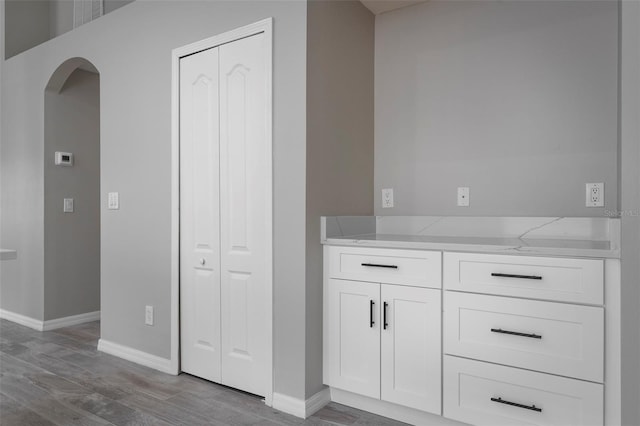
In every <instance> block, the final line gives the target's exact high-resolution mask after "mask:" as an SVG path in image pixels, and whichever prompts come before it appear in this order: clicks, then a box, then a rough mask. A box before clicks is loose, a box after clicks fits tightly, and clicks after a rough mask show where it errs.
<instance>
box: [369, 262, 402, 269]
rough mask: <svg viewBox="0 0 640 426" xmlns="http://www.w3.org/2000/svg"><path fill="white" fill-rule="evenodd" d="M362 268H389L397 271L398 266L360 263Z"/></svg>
mask: <svg viewBox="0 0 640 426" xmlns="http://www.w3.org/2000/svg"><path fill="white" fill-rule="evenodd" d="M361 265H362V266H370V267H372V268H389V269H398V265H381V264H379V263H361Z"/></svg>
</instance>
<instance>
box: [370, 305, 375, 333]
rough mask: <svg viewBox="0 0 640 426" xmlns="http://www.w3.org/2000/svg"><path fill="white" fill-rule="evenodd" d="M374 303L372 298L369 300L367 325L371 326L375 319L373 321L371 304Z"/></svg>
mask: <svg viewBox="0 0 640 426" xmlns="http://www.w3.org/2000/svg"><path fill="white" fill-rule="evenodd" d="M375 304H376V302H374V301H373V300H370V301H369V327H370V328H373V325H374V324H375V321H373V306H374V305H375Z"/></svg>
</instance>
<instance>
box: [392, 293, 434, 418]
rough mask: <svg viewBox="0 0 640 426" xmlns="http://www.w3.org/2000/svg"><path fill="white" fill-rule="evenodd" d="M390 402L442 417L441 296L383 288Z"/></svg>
mask: <svg viewBox="0 0 640 426" xmlns="http://www.w3.org/2000/svg"><path fill="white" fill-rule="evenodd" d="M381 300H382V303H383V306H382V320H381V328H382V330H381V335H382V336H381V344H382V348H381V349H382V360H381V372H382V384H381V397H382V399H383V400H385V401H389V402H393V403H396V404H400V405H404V406H407V407H412V408H415V409H418V410H422V411H428V412H430V413H435V414H441V398H442V397H441V380H442V379H441V356H442V355H441V354H442V350H441V339H440V334H441V331H440V330H441V329H440V323H441V318H442V317H441V292H440V290H432V289H424V288H415V287H403V286H394V285H384V284H383V285H382V286H381Z"/></svg>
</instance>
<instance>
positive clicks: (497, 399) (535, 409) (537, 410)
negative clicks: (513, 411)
mask: <svg viewBox="0 0 640 426" xmlns="http://www.w3.org/2000/svg"><path fill="white" fill-rule="evenodd" d="M491 400H492V401H493V402H499V403H500V404H507V405H511V406H514V407H518V408H524V409H525V410H531V411H536V412H538V413H542V408H538V407H536V406H535V405H524V404H518V403H517V402H511V401H506V400H504V399H502V398H491Z"/></svg>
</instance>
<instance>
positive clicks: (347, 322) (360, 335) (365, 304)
mask: <svg viewBox="0 0 640 426" xmlns="http://www.w3.org/2000/svg"><path fill="white" fill-rule="evenodd" d="M328 297H329V300H328V303H329V309H328V315H329V318H328V319H327V322H326V323H327V324H328V327H329V332H328V336H329V337H328V344H329V349H328V353H329V363H328V365H329V366H330V367H329V368H330V371H329V375H328V378H329V379H328V381H329V383H326V384H327V385H329V386H332V387H335V388H338V389H343V390H347V391H351V392H355V393H358V394H360V395H365V396H369V397H371V398H380V304H379V300H380V284H375V283H367V282H359V281H346V280H336V279H331V280H329V294H328Z"/></svg>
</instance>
